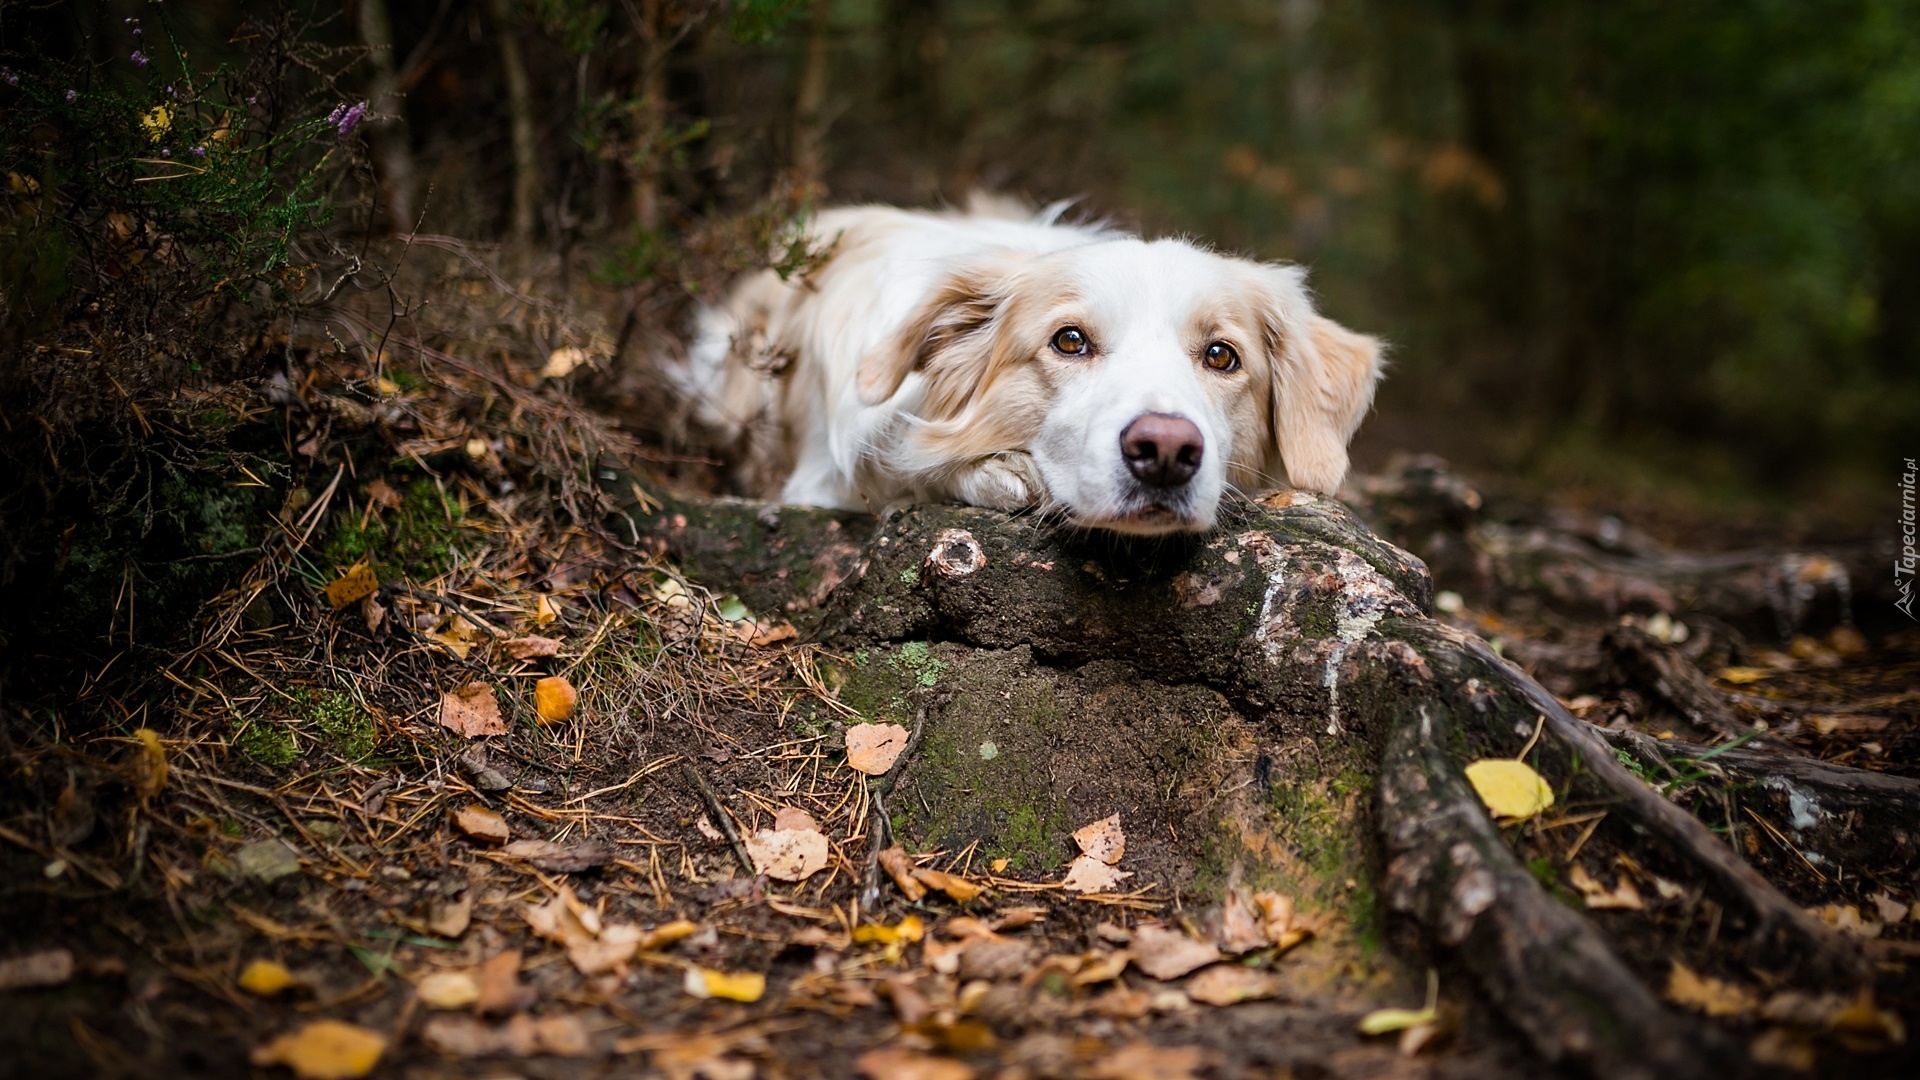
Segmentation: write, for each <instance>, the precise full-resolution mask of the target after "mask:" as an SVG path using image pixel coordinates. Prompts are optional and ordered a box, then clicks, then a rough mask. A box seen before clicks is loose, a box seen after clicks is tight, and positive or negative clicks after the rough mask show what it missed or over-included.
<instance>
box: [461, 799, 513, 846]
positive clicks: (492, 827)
mask: <svg viewBox="0 0 1920 1080" xmlns="http://www.w3.org/2000/svg"><path fill="white" fill-rule="evenodd" d="M453 823H454V824H455V825H458V826H459V827H460V831H461V832H463V833H466V834H467V835H468V836H471V837H474V838H476V839H479V840H492V841H493V842H495V843H505V842H506V841H508V840H511V839H513V830H512V829H511V828H508V826H507V819H506V818H503V817H501V816H500V815H499V814H498V813H496V812H494V811H492V810H489V809H487V808H486V807H484V806H481V805H480V804H479V803H470V804H468V805H466V806H463V807H461V808H460V809H458V810H455V811H454V812H453Z"/></svg>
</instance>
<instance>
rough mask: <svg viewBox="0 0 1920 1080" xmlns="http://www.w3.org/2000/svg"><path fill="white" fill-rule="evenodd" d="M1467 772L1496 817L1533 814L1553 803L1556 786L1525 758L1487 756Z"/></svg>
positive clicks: (1528, 815) (1522, 816) (1529, 815)
mask: <svg viewBox="0 0 1920 1080" xmlns="http://www.w3.org/2000/svg"><path fill="white" fill-rule="evenodd" d="M1466 772H1467V782H1468V783H1470V784H1472V785H1473V790H1474V791H1476V792H1478V793H1479V795H1480V801H1481V802H1483V803H1485V804H1487V809H1488V810H1491V811H1493V815H1494V816H1495V817H1506V818H1530V817H1532V816H1533V815H1535V814H1537V813H1539V812H1540V811H1542V810H1545V809H1546V808H1547V807H1549V806H1552V805H1553V789H1552V788H1550V787H1548V786H1547V782H1546V781H1545V780H1543V779H1541V777H1540V774H1539V773H1537V772H1534V771H1533V766H1531V765H1528V764H1527V763H1526V762H1524V761H1515V760H1513V759H1512V758H1483V759H1481V760H1479V761H1476V762H1473V763H1472V764H1470V765H1468V766H1467V769H1466Z"/></svg>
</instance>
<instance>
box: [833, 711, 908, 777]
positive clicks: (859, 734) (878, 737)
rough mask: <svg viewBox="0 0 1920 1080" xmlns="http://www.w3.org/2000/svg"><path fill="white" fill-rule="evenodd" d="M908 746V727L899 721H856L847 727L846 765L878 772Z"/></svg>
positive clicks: (883, 771)
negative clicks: (874, 722)
mask: <svg viewBox="0 0 1920 1080" xmlns="http://www.w3.org/2000/svg"><path fill="white" fill-rule="evenodd" d="M906 748H907V729H906V728H903V727H901V726H900V725H899V724H855V725H853V726H852V727H850V728H848V729H847V767H848V768H851V769H853V770H854V771H855V772H863V773H866V774H867V775H868V776H880V775H882V774H883V773H885V772H886V771H887V770H888V769H891V768H893V763H894V762H895V761H897V760H899V758H900V752H901V751H902V750H905V749H906Z"/></svg>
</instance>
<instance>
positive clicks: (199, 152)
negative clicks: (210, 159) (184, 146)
mask: <svg viewBox="0 0 1920 1080" xmlns="http://www.w3.org/2000/svg"><path fill="white" fill-rule="evenodd" d="M193 156H194V157H206V156H207V148H206V147H204V146H196V147H194V148H193Z"/></svg>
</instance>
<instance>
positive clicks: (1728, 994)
mask: <svg viewBox="0 0 1920 1080" xmlns="http://www.w3.org/2000/svg"><path fill="white" fill-rule="evenodd" d="M1666 997H1667V1000H1668V1001H1671V1002H1673V1003H1674V1004H1675V1005H1679V1006H1682V1007H1684V1008H1688V1009H1692V1010H1693V1011H1695V1012H1701V1013H1705V1014H1707V1015H1708V1016H1745V1015H1746V1014H1747V1013H1750V1012H1752V1011H1753V1010H1754V1009H1755V1008H1758V1007H1759V1005H1760V999H1759V997H1758V996H1757V995H1755V994H1754V992H1753V991H1751V990H1748V989H1747V988H1746V987H1743V986H1736V985H1734V984H1733V983H1730V982H1725V981H1723V980H1721V979H1715V978H1712V977H1710V976H1705V975H1700V974H1698V973H1696V972H1695V971H1694V970H1693V969H1692V968H1690V967H1688V966H1687V965H1685V964H1683V963H1681V962H1680V961H1678V960H1675V961H1673V970H1672V971H1670V972H1669V973H1668V974H1667V991H1666Z"/></svg>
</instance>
